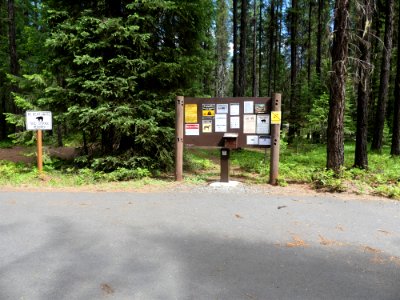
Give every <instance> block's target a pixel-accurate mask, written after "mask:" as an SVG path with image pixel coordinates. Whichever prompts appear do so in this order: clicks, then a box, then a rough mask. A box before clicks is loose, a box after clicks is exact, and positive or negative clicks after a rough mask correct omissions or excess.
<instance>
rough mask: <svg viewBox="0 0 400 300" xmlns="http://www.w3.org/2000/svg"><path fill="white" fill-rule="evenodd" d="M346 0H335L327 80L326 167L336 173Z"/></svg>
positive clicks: (341, 151) (342, 102)
mask: <svg viewBox="0 0 400 300" xmlns="http://www.w3.org/2000/svg"><path fill="white" fill-rule="evenodd" d="M348 22H349V0H336V2H335V17H334V32H333V44H332V74H331V83H330V99H329V116H328V130H327V136H328V139H327V163H326V166H327V168H328V169H332V170H334V171H335V172H339V171H340V168H341V167H342V166H343V164H344V131H343V120H344V108H345V95H346V66H347V59H348V44H349V41H348Z"/></svg>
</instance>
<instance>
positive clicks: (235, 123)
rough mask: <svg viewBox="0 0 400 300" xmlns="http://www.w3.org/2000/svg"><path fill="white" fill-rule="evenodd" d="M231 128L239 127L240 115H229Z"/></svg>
mask: <svg viewBox="0 0 400 300" xmlns="http://www.w3.org/2000/svg"><path fill="white" fill-rule="evenodd" d="M230 125H231V126H230V127H231V129H239V128H240V117H239V116H235V117H231V124H230Z"/></svg>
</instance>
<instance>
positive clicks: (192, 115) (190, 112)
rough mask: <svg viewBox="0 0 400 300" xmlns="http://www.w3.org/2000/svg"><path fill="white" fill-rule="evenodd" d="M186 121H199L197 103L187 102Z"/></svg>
mask: <svg viewBox="0 0 400 300" xmlns="http://www.w3.org/2000/svg"><path fill="white" fill-rule="evenodd" d="M185 123H197V104H185Z"/></svg>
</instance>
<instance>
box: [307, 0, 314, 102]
mask: <svg viewBox="0 0 400 300" xmlns="http://www.w3.org/2000/svg"><path fill="white" fill-rule="evenodd" d="M312 10H313V1H310V4H309V6H308V38H307V83H308V87H310V85H311V46H312V45H311V43H312V41H311V32H312ZM310 106H311V100H309V110H311V107H310Z"/></svg>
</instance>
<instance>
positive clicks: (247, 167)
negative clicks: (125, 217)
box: [0, 144, 400, 199]
mask: <svg viewBox="0 0 400 300" xmlns="http://www.w3.org/2000/svg"><path fill="white" fill-rule="evenodd" d="M354 148H355V147H354V144H346V146H345V166H344V167H343V169H342V171H341V173H340V175H337V174H334V173H333V172H332V171H329V170H326V169H325V163H326V146H324V145H301V144H296V146H295V147H287V146H286V145H284V147H282V149H281V156H280V166H279V179H278V183H279V185H282V186H285V185H287V184H290V183H307V184H310V185H313V186H314V187H315V188H316V189H323V190H325V191H331V192H343V191H352V192H355V193H358V194H376V195H382V196H385V197H391V198H394V199H400V158H393V157H391V156H390V154H389V151H390V149H389V148H388V147H387V148H384V149H383V153H382V154H377V153H370V154H369V157H368V158H369V169H368V170H361V169H357V168H352V164H353V160H354ZM219 160H220V153H219V150H218V149H197V148H195V149H186V150H185V154H184V178H185V182H187V183H191V184H204V183H206V182H210V181H216V180H219V178H220V165H219ZM230 162H231V168H230V170H231V173H230V176H231V178H232V179H233V180H235V179H236V180H241V181H244V182H247V183H267V182H268V179H269V162H270V154H269V150H267V151H265V150H262V149H254V150H248V149H244V150H237V151H231V160H230ZM44 171H45V176H44V177H41V176H39V174H38V172H37V170H36V168H35V167H32V166H28V165H25V164H23V163H12V162H8V161H0V185H1V186H16V187H18V186H30V187H39V186H40V187H43V186H44V187H56V188H63V187H88V186H93V187H97V188H100V189H103V188H105V189H111V190H112V189H114V188H116V189H118V188H126V187H129V188H137V187H142V186H146V185H152V184H154V185H162V184H163V182H164V184H166V183H167V181H166V180H165V179H157V176H154V175H153V174H151V173H150V172H149V171H148V170H147V169H140V168H138V169H135V170H130V169H124V168H120V169H117V170H116V171H114V172H111V173H105V172H95V171H93V170H91V169H86V168H85V169H76V168H74V167H73V166H71V165H70V166H68V165H66V164H65V162H63V161H60V160H58V159H54V158H50V157H49V158H46V159H45V165H44Z"/></svg>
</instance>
